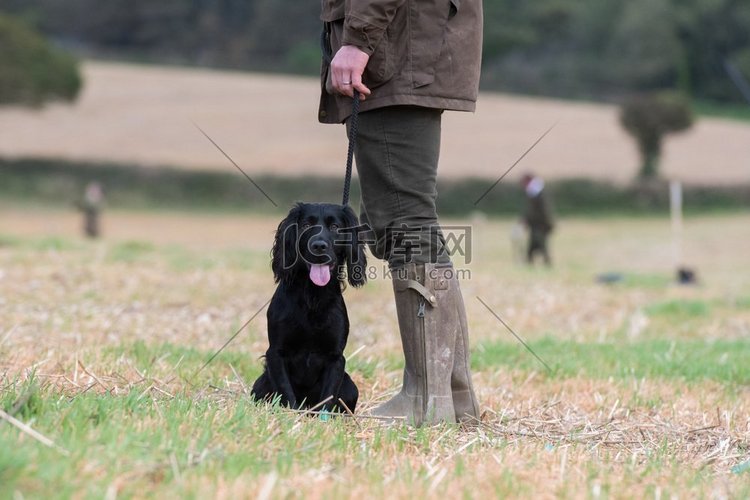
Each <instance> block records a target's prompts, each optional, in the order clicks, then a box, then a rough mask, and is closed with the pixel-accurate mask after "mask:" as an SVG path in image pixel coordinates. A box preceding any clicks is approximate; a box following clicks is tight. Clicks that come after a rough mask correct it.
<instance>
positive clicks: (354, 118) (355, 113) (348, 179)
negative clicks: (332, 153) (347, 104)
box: [341, 89, 359, 206]
mask: <svg viewBox="0 0 750 500" xmlns="http://www.w3.org/2000/svg"><path fill="white" fill-rule="evenodd" d="M358 123H359V91H358V90H357V89H354V98H353V101H352V114H351V116H350V117H349V150H348V151H347V153H346V176H345V177H344V199H343V200H342V201H341V204H342V205H344V206H346V205H348V204H349V189H350V188H351V184H352V163H353V161H354V146H355V145H356V144H357V129H358Z"/></svg>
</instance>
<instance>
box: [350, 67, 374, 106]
mask: <svg viewBox="0 0 750 500" xmlns="http://www.w3.org/2000/svg"><path fill="white" fill-rule="evenodd" d="M352 89H357V90H358V91H359V99H360V100H362V101H364V100H365V99H366V98H367V96H368V95H370V89H368V88H367V86H366V85H365V84H364V83H362V74H361V73H360V74H357V73H354V74H352ZM352 97H354V91H352Z"/></svg>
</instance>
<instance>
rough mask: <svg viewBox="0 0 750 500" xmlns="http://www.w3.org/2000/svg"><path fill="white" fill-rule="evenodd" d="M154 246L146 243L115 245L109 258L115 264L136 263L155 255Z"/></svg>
mask: <svg viewBox="0 0 750 500" xmlns="http://www.w3.org/2000/svg"><path fill="white" fill-rule="evenodd" d="M154 250H155V247H154V245H152V244H151V243H147V242H144V241H125V242H123V243H117V244H115V245H114V246H113V247H112V248H111V249H110V251H109V254H108V258H109V259H110V260H112V261H114V262H136V261H138V260H140V259H142V258H143V257H145V256H147V255H149V254H151V253H153V251H154Z"/></svg>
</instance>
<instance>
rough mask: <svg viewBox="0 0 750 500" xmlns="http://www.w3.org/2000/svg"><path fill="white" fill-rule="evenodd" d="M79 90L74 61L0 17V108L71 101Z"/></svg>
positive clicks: (36, 36)
mask: <svg viewBox="0 0 750 500" xmlns="http://www.w3.org/2000/svg"><path fill="white" fill-rule="evenodd" d="M80 88H81V76H80V73H79V70H78V65H77V63H76V61H75V59H73V58H72V57H71V56H69V55H67V54H65V53H63V52H61V51H59V50H57V49H55V48H53V47H52V46H50V45H49V44H48V43H47V41H45V40H44V38H42V37H41V36H40V35H38V34H37V33H35V32H34V31H33V30H31V29H29V28H27V27H26V26H25V25H24V24H23V23H21V22H19V21H17V20H14V19H12V18H10V17H8V16H3V15H0V105H2V104H24V105H30V106H39V105H41V104H42V103H44V102H45V101H50V100H65V101H72V100H74V99H75V98H76V97H77V96H78V92H79V90H80Z"/></svg>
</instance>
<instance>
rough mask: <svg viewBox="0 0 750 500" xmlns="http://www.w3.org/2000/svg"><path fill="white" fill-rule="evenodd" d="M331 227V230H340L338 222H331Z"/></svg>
mask: <svg viewBox="0 0 750 500" xmlns="http://www.w3.org/2000/svg"><path fill="white" fill-rule="evenodd" d="M329 229H330V230H331V231H338V230H339V225H338V224H331V225H330V226H329Z"/></svg>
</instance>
